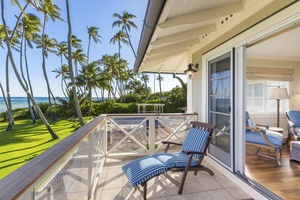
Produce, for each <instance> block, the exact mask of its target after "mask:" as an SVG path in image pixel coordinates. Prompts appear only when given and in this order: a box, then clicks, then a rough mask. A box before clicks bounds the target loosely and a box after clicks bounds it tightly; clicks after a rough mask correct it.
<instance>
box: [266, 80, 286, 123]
mask: <svg viewBox="0 0 300 200" xmlns="http://www.w3.org/2000/svg"><path fill="white" fill-rule="evenodd" d="M289 98H290V97H289V95H288V93H287V89H286V88H281V87H280V86H278V87H277V88H273V89H272V93H271V96H270V99H276V100H277V121H276V126H277V127H279V125H280V123H279V112H280V100H282V99H289Z"/></svg>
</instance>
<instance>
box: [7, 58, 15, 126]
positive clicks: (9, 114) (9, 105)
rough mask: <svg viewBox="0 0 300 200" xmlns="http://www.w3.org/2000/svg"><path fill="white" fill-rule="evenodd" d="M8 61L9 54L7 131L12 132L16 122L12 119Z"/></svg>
mask: <svg viewBox="0 0 300 200" xmlns="http://www.w3.org/2000/svg"><path fill="white" fill-rule="evenodd" d="M8 61H9V54H8V53H7V55H6V70H5V71H6V93H7V103H8V107H7V113H8V125H7V128H6V131H11V130H12V125H13V124H14V120H13V117H12V105H11V97H10V87H9V67H8Z"/></svg>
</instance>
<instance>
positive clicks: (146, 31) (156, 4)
mask: <svg viewBox="0 0 300 200" xmlns="http://www.w3.org/2000/svg"><path fill="white" fill-rule="evenodd" d="M165 2H166V0H159V1H157V0H149V1H148V5H147V10H146V14H145V18H144V23H143V28H142V33H141V37H140V42H139V46H138V50H137V58H136V60H135V63H134V68H133V70H134V71H135V72H138V71H139V68H140V66H141V63H142V61H143V59H144V55H145V53H146V51H147V48H148V45H149V43H150V41H151V38H152V35H153V33H154V30H155V28H156V26H157V22H158V20H159V17H160V15H161V12H162V10H163V7H164V5H165Z"/></svg>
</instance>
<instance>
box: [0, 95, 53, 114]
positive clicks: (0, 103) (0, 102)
mask: <svg viewBox="0 0 300 200" xmlns="http://www.w3.org/2000/svg"><path fill="white" fill-rule="evenodd" d="M34 99H35V100H36V102H37V103H47V102H48V97H34ZM11 104H12V107H13V109H15V108H27V107H28V104H27V97H11ZM6 110H7V109H6V105H5V103H4V99H3V97H0V113H1V112H4V111H6Z"/></svg>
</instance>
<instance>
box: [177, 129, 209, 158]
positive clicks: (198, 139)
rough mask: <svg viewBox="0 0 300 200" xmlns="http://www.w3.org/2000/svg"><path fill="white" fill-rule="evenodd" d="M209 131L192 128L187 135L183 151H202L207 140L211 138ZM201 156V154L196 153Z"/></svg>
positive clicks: (198, 156)
mask: <svg viewBox="0 0 300 200" xmlns="http://www.w3.org/2000/svg"><path fill="white" fill-rule="evenodd" d="M209 137H210V136H209V132H207V131H203V130H199V129H196V128H190V130H189V132H188V134H187V136H186V137H185V139H184V141H183V144H182V147H181V150H182V151H200V152H202V151H203V150H204V147H205V145H206V142H207V140H208V139H209ZM194 156H195V157H196V158H200V155H199V154H196V155H194Z"/></svg>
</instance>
